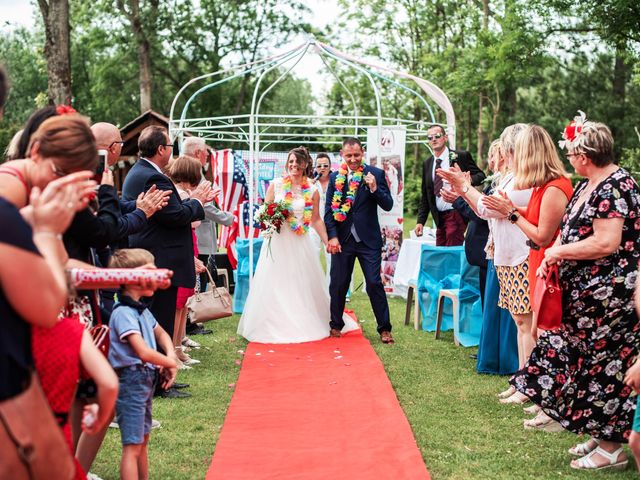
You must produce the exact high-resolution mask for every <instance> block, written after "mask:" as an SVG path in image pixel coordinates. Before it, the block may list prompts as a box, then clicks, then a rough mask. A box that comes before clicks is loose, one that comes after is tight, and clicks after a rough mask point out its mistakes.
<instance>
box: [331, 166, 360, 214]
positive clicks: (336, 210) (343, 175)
mask: <svg viewBox="0 0 640 480" xmlns="http://www.w3.org/2000/svg"><path fill="white" fill-rule="evenodd" d="M363 169H364V159H363V160H362V163H361V164H360V168H358V170H355V171H354V172H353V176H352V177H351V181H350V182H349V189H348V190H347V195H346V197H345V200H344V202H343V201H342V196H343V193H344V184H345V182H346V181H347V173H348V172H349V169H348V167H347V162H342V164H341V165H340V168H339V169H338V175H337V176H336V190H335V192H334V193H333V197H331V211H332V212H333V218H334V219H335V220H336V222H344V221H345V220H346V219H347V213H349V210H351V206H352V205H353V201H354V199H355V198H356V192H357V191H358V187H359V186H360V182H361V181H362V171H363Z"/></svg>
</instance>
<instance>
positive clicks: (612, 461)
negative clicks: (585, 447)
mask: <svg viewBox="0 0 640 480" xmlns="http://www.w3.org/2000/svg"><path fill="white" fill-rule="evenodd" d="M622 452H623V449H622V447H620V448H619V449H617V450H616V451H615V452H613V453H609V452H607V451H606V450H604V449H602V448H600V447H596V448H594V449H593V450H592V451H591V452H590V453H589V454H588V455H586V456H584V457H582V458H578V459H577V460H573V461H572V462H571V468H574V469H576V470H607V469H611V470H624V469H625V468H627V465H628V464H629V459H628V458H625V459H624V460H622V461H617V460H618V459H619V458H620V454H621V453H622ZM596 454H598V455H600V456H601V457H603V458H605V459H606V460H608V461H609V463H608V464H605V465H600V466H598V465H596V463H595V462H594V461H593V460H592V459H591V457H593V456H594V455H596Z"/></svg>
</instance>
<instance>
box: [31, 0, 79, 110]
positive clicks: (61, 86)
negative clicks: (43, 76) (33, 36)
mask: <svg viewBox="0 0 640 480" xmlns="http://www.w3.org/2000/svg"><path fill="white" fill-rule="evenodd" d="M38 5H39V7H40V12H41V13H42V19H43V21H44V29H45V44H44V54H45V57H46V59H47V74H48V76H49V82H48V93H49V101H50V102H51V103H54V104H56V105H70V104H71V51H70V48H69V43H70V40H69V37H70V33H69V30H70V28H69V0H49V2H47V0H38Z"/></svg>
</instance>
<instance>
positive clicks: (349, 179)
mask: <svg viewBox="0 0 640 480" xmlns="http://www.w3.org/2000/svg"><path fill="white" fill-rule="evenodd" d="M340 155H341V156H342V165H341V166H340V169H339V170H338V171H337V172H334V173H332V174H331V177H330V180H329V187H328V188H327V200H326V205H325V216H324V222H325V225H326V227H327V235H328V237H329V244H328V245H327V252H329V253H331V254H333V256H332V257H331V284H330V285H329V293H330V294H331V322H330V323H329V325H330V326H331V336H332V337H339V336H341V333H340V331H341V330H342V327H344V321H343V320H342V314H343V312H344V304H345V298H346V295H347V291H348V289H349V282H350V280H351V275H352V273H353V265H354V264H355V260H356V258H357V259H358V261H359V262H360V266H361V267H362V272H363V273H364V279H365V282H366V285H367V294H368V295H369V299H370V300H371V307H372V308H373V313H374V315H375V316H376V321H377V322H378V333H379V334H380V338H381V339H382V343H393V337H392V336H391V321H390V320H389V304H388V303H387V296H386V294H385V292H384V287H383V285H382V278H381V277H380V265H381V262H382V252H381V248H382V235H381V234H380V225H379V223H378V208H377V207H378V206H379V207H380V208H382V209H383V210H386V211H389V210H391V207H393V198H391V194H390V193H389V187H388V185H387V182H386V180H385V177H384V172H383V171H382V170H380V169H379V168H375V167H370V166H368V165H365V164H364V149H363V148H362V143H360V140H358V139H357V138H352V137H350V138H346V139H345V140H344V141H343V142H342V150H340Z"/></svg>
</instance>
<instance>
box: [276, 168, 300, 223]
mask: <svg viewBox="0 0 640 480" xmlns="http://www.w3.org/2000/svg"><path fill="white" fill-rule="evenodd" d="M273 193H274V196H275V201H276V202H279V201H281V200H284V189H283V188H282V178H278V179H275V180H274V181H273ZM291 209H292V210H293V214H294V215H295V216H296V218H297V219H298V220H302V214H303V213H304V197H303V196H302V192H296V191H293V200H292V202H291Z"/></svg>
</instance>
